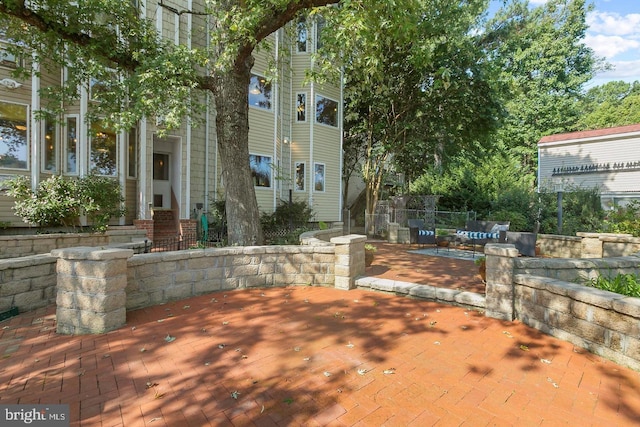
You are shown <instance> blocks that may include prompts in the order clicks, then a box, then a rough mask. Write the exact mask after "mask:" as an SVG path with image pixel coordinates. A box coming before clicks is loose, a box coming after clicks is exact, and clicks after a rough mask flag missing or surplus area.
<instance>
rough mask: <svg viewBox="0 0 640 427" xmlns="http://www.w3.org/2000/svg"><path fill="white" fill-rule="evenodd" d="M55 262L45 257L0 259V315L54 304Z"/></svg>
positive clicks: (47, 255)
mask: <svg viewBox="0 0 640 427" xmlns="http://www.w3.org/2000/svg"><path fill="white" fill-rule="evenodd" d="M56 262H57V258H56V257H53V256H51V255H49V254H46V255H32V256H27V257H22V258H19V259H18V258H14V259H0V312H5V311H8V310H9V309H11V308H13V307H17V308H18V310H19V311H20V312H23V311H31V310H35V309H37V308H40V307H46V306H47V305H51V304H53V303H55V301H56V281H57V276H56Z"/></svg>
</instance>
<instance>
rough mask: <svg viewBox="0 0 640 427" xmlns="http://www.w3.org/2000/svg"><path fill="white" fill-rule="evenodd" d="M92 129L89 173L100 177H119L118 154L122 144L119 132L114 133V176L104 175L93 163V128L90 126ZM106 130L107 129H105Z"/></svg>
mask: <svg viewBox="0 0 640 427" xmlns="http://www.w3.org/2000/svg"><path fill="white" fill-rule="evenodd" d="M89 129H90V132H89V133H90V134H89V171H90V173H95V174H97V175H100V176H108V177H116V176H118V153H119V151H120V150H119V149H118V147H119V144H120V137H119V135H118V132H115V131H113V134H114V135H115V147H114V150H113V151H114V154H115V157H114V159H113V163H114V165H115V167H114V171H113V173H112V174H104V173H102V171H99V170H97V168H96V165H95V164H94V163H93V159H92V157H91V156H92V154H93V139H94V137H93V135H92V134H91V126H89ZM101 129H105V128H104V127H101ZM105 130H106V129H105Z"/></svg>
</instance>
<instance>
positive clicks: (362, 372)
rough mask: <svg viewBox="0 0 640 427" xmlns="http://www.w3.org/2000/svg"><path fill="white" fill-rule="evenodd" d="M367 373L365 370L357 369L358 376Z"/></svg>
mask: <svg viewBox="0 0 640 427" xmlns="http://www.w3.org/2000/svg"><path fill="white" fill-rule="evenodd" d="M367 372H368V371H367V370H366V369H358V374H359V375H364V374H366V373H367Z"/></svg>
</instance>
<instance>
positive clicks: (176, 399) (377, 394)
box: [0, 287, 640, 427]
mask: <svg viewBox="0 0 640 427" xmlns="http://www.w3.org/2000/svg"><path fill="white" fill-rule="evenodd" d="M54 313H55V309H54V308H53V307H51V308H48V309H46V310H44V309H43V310H40V311H37V312H31V313H24V314H21V315H19V316H17V317H14V318H12V319H9V320H7V321H4V322H2V323H0V356H1V358H0V404H15V403H43V404H57V403H67V404H69V405H70V414H71V425H72V426H108V427H115V426H126V427H131V426H151V427H156V426H172V427H173V426H298V425H300V426H431V425H438V426H449V425H455V426H459V425H469V426H494V425H497V426H512V425H513V426H540V425H544V426H558V425H567V426H589V425H593V426H632V425H635V426H637V425H638V423H639V422H640V373H638V372H635V371H632V370H629V369H626V368H623V367H620V366H618V365H616V364H614V363H612V362H609V361H607V360H604V359H602V358H600V357H597V356H594V355H592V354H590V353H588V352H586V351H584V350H581V349H579V348H575V347H574V346H573V345H571V344H568V343H566V342H563V341H560V340H557V339H555V338H552V337H549V336H545V335H543V334H541V333H539V332H538V331H536V330H533V329H531V328H529V327H526V326H524V325H522V324H520V323H517V322H503V321H498V320H495V319H488V318H485V317H484V316H483V315H482V314H481V313H478V312H475V311H471V310H466V309H463V308H459V307H452V306H447V305H441V304H437V303H433V302H429V301H424V300H417V299H410V298H406V297H398V296H394V295H389V294H385V293H380V292H372V291H365V290H353V291H340V290H335V289H328V288H314V287H296V288H271V289H251V290H241V291H230V292H225V293H215V294H210V295H206V296H201V297H197V298H192V299H189V300H183V301H178V302H175V303H170V304H165V305H160V306H156V307H151V308H148V309H142V310H137V311H132V312H129V313H128V314H127V317H128V318H127V325H126V327H123V328H121V329H119V330H116V331H113V332H111V333H108V334H105V335H99V336H60V335H57V334H56V333H55V316H54Z"/></svg>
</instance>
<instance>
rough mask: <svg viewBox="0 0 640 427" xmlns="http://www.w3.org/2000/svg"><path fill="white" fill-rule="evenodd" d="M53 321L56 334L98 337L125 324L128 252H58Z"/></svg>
mask: <svg viewBox="0 0 640 427" xmlns="http://www.w3.org/2000/svg"><path fill="white" fill-rule="evenodd" d="M51 255H53V256H56V257H58V262H57V272H58V285H57V288H58V290H57V298H56V304H57V309H56V321H57V332H58V333H59V334H74V335H81V334H101V333H105V332H109V331H112V330H114V329H117V328H119V327H121V326H124V324H125V322H126V308H125V307H126V299H127V297H126V293H125V288H126V286H127V260H128V259H129V258H131V257H132V256H133V251H132V250H130V249H100V248H90V247H77V248H69V249H57V250H54V251H52V252H51Z"/></svg>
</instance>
